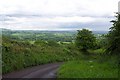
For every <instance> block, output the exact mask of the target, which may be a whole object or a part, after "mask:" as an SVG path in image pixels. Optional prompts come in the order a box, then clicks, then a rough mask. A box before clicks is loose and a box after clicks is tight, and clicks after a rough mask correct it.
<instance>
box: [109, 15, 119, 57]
mask: <svg viewBox="0 0 120 80" xmlns="http://www.w3.org/2000/svg"><path fill="white" fill-rule="evenodd" d="M111 22H112V23H113V27H111V28H110V32H109V36H108V40H109V45H108V49H107V53H109V54H117V55H119V54H120V14H117V16H116V20H113V21H111Z"/></svg>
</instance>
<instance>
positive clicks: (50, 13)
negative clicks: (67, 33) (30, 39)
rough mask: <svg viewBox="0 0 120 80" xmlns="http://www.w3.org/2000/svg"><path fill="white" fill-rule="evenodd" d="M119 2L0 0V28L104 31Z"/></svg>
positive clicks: (110, 0) (112, 0) (107, 27)
mask: <svg viewBox="0 0 120 80" xmlns="http://www.w3.org/2000/svg"><path fill="white" fill-rule="evenodd" d="M118 1H119V0H0V28H7V29H12V30H79V29H83V28H86V29H89V30H93V31H108V30H109V28H110V27H111V26H112V23H110V21H111V20H114V19H115V17H114V16H115V12H118Z"/></svg>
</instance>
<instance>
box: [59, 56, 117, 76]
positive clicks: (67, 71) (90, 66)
mask: <svg viewBox="0 0 120 80" xmlns="http://www.w3.org/2000/svg"><path fill="white" fill-rule="evenodd" d="M111 60H112V62H111ZM111 60H109V61H104V62H102V63H101V62H99V60H98V61H97V60H79V61H70V62H66V63H65V64H64V65H62V66H61V67H60V69H59V71H58V74H57V75H58V78H118V69H119V68H118V63H115V62H116V58H114V59H111Z"/></svg>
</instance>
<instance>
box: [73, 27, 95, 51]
mask: <svg viewBox="0 0 120 80" xmlns="http://www.w3.org/2000/svg"><path fill="white" fill-rule="evenodd" d="M95 42H96V38H95V36H94V34H93V33H92V31H89V30H87V29H82V30H78V33H77V36H76V41H75V43H76V46H77V47H78V49H80V50H82V51H87V49H93V48H94V47H95Z"/></svg>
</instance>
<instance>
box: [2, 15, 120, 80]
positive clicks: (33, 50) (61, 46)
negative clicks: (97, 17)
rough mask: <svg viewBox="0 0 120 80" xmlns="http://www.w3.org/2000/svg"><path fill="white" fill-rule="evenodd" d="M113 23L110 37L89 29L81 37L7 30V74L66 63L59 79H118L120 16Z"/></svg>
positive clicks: (4, 52) (4, 57)
mask: <svg viewBox="0 0 120 80" xmlns="http://www.w3.org/2000/svg"><path fill="white" fill-rule="evenodd" d="M112 22H113V27H112V28H111V31H110V32H109V33H108V34H94V33H93V32H92V31H89V30H87V29H83V30H78V33H77V34H76V32H64V31H63V32H59V31H58V32H57V31H56V32H40V31H10V30H3V42H2V45H1V46H2V60H3V61H2V69H3V74H5V73H8V72H12V71H14V70H20V69H23V68H26V67H31V66H36V65H41V64H45V63H53V62H65V64H64V65H63V66H61V67H60V69H59V71H58V78H117V77H118V69H119V61H118V59H119V58H118V57H119V52H120V28H119V26H120V15H119V14H118V16H117V20H115V21H112ZM85 54H86V55H85ZM109 54H113V55H109Z"/></svg>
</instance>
